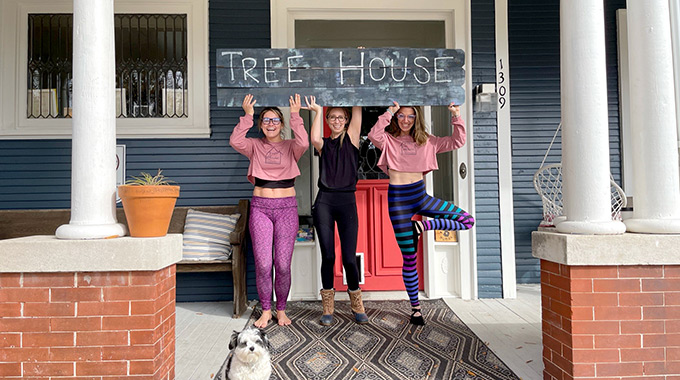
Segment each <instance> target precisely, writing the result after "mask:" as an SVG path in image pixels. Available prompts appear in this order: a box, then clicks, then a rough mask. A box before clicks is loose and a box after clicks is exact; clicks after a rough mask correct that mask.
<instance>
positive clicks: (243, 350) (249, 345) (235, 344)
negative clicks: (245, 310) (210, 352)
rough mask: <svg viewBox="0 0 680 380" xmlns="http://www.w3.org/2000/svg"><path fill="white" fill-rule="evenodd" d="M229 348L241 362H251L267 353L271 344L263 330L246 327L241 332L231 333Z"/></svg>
mask: <svg viewBox="0 0 680 380" xmlns="http://www.w3.org/2000/svg"><path fill="white" fill-rule="evenodd" d="M229 349H230V350H234V356H235V357H236V358H238V359H239V360H240V361H242V362H246V363H253V362H256V361H258V360H260V359H262V358H263V357H264V356H268V355H269V350H270V349H271V345H270V344H269V339H268V338H267V335H266V334H265V332H264V330H262V329H258V328H256V327H248V328H246V329H244V330H243V331H241V332H238V331H234V332H233V334H231V341H230V342H229Z"/></svg>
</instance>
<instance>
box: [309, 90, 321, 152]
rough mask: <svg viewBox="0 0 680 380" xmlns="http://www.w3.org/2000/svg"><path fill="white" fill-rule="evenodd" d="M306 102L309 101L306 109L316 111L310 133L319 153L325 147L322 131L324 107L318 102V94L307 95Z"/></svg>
mask: <svg viewBox="0 0 680 380" xmlns="http://www.w3.org/2000/svg"><path fill="white" fill-rule="evenodd" d="M305 103H307V107H305V108H306V109H309V110H312V111H314V121H312V127H311V128H310V129H309V134H310V135H311V140H312V145H313V146H314V148H315V149H316V150H317V151H318V152H319V153H321V149H322V148H323V133H322V132H321V124H322V120H323V107H321V106H320V105H318V104H316V96H310V97H309V99H308V98H307V97H306V96H305Z"/></svg>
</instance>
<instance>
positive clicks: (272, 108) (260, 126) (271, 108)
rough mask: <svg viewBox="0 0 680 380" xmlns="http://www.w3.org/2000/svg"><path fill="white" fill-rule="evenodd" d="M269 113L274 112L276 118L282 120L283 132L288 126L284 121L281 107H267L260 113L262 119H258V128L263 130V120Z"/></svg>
mask: <svg viewBox="0 0 680 380" xmlns="http://www.w3.org/2000/svg"><path fill="white" fill-rule="evenodd" d="M267 111H272V112H274V113H275V114H276V116H277V117H278V118H279V119H281V130H282V131H283V127H285V126H286V122H285V121H284V120H283V112H281V110H280V109H279V107H267V108H264V109H263V110H262V111H260V117H259V118H258V119H257V126H258V128H260V129H262V119H264V114H265V113H267Z"/></svg>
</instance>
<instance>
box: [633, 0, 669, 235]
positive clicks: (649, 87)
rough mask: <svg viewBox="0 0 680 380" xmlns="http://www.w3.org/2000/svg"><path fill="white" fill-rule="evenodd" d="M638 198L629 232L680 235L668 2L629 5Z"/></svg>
mask: <svg viewBox="0 0 680 380" xmlns="http://www.w3.org/2000/svg"><path fill="white" fill-rule="evenodd" d="M627 9H628V52H629V53H628V60H629V62H630V104H631V105H633V109H631V112H630V115H631V116H630V122H631V123H630V124H631V131H632V133H631V135H632V144H631V145H632V147H633V175H634V176H635V177H634V180H633V181H634V186H635V198H634V202H633V218H632V219H627V220H626V222H625V223H626V227H628V231H630V232H643V233H680V174H679V172H678V169H679V167H678V146H677V141H678V130H677V125H676V122H677V118H676V115H675V88H674V85H673V82H674V81H673V54H672V48H671V46H672V44H671V27H670V13H669V5H668V0H645V1H638V0H634V1H628V4H627Z"/></svg>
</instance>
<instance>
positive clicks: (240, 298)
mask: <svg viewBox="0 0 680 380" xmlns="http://www.w3.org/2000/svg"><path fill="white" fill-rule="evenodd" d="M249 206H250V201H249V200H247V199H241V200H240V201H239V203H238V205H233V206H196V207H175V211H174V212H173V214H172V219H171V220H170V227H169V228H168V233H171V234H181V233H183V232H184V220H185V219H186V216H187V211H189V209H193V210H197V211H203V212H211V213H216V214H225V215H228V214H235V213H237V212H238V213H240V214H241V217H240V218H239V220H238V222H237V223H236V229H235V230H234V232H232V233H231V235H230V236H229V241H230V242H231V246H232V254H231V258H230V259H229V260H210V261H185V260H182V261H180V262H179V263H177V272H180V273H181V272H224V271H226V272H231V273H232V279H233V292H234V315H233V317H234V318H239V317H240V316H241V314H243V313H244V312H245V311H246V308H247V302H248V294H247V289H246V228H247V227H248V211H249V208H250V207H249ZM70 218H71V210H0V239H11V238H17V237H23V236H34V235H54V232H55V231H56V229H57V227H59V226H61V225H62V224H67V223H68V222H69V220H70ZM117 218H118V221H119V222H120V223H123V224H126V225H127V221H126V219H125V213H124V212H123V209H121V208H118V209H117Z"/></svg>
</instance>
